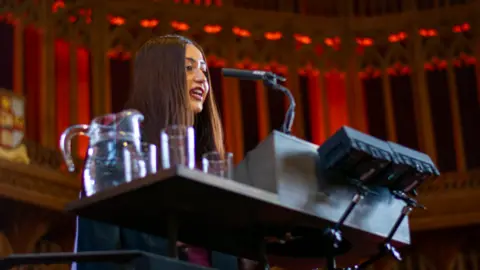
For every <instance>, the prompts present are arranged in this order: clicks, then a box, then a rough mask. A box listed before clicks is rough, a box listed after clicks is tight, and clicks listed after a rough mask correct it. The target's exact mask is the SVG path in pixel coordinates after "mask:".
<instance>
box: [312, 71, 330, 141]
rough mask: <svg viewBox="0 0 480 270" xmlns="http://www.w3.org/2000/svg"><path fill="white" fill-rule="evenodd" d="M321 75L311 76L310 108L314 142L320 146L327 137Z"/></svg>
mask: <svg viewBox="0 0 480 270" xmlns="http://www.w3.org/2000/svg"><path fill="white" fill-rule="evenodd" d="M319 76H320V75H319V74H309V81H308V87H309V107H310V121H311V130H312V142H313V143H314V144H318V145H320V144H321V143H323V142H324V141H325V139H326V136H325V121H324V115H323V107H322V106H323V104H324V101H323V97H322V91H324V87H322V86H321V85H320V83H319Z"/></svg>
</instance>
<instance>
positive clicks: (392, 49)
mask: <svg viewBox="0 0 480 270" xmlns="http://www.w3.org/2000/svg"><path fill="white" fill-rule="evenodd" d="M411 60H412V59H411V57H410V54H409V53H408V51H407V49H405V47H403V46H402V45H401V44H399V43H398V42H395V43H392V44H391V45H390V46H389V47H388V51H387V53H386V54H385V64H386V65H388V66H390V65H393V64H395V63H401V64H404V65H409V64H411V63H412V61H411Z"/></svg>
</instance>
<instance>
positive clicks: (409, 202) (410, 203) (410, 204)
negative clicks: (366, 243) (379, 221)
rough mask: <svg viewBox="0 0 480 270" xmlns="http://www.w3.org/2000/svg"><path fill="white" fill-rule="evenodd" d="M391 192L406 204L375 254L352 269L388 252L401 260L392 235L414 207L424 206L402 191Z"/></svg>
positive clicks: (364, 266) (380, 257)
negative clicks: (393, 243) (392, 242)
mask: <svg viewBox="0 0 480 270" xmlns="http://www.w3.org/2000/svg"><path fill="white" fill-rule="evenodd" d="M392 193H393V195H394V196H395V197H396V198H397V199H399V200H402V201H404V202H405V203H406V205H405V206H404V207H403V209H402V212H401V214H400V215H399V216H398V218H397V220H396V221H395V224H394V225H393V227H392V229H391V230H390V232H389V234H388V236H387V238H386V239H385V241H384V242H383V243H382V244H381V245H380V248H379V252H378V253H377V254H376V255H374V256H372V257H371V258H370V259H368V260H366V261H365V262H363V263H361V264H360V265H358V266H355V267H354V268H353V269H365V268H366V267H368V266H370V265H372V264H374V263H375V262H377V261H378V260H380V259H382V258H383V257H385V256H386V255H388V254H391V255H392V256H393V257H394V258H395V259H396V260H398V261H401V260H402V256H401V254H400V252H398V251H397V250H396V249H395V247H394V246H393V245H392V244H391V241H392V239H393V236H394V235H395V233H396V232H397V230H398V228H399V227H400V225H401V224H402V222H403V220H404V219H405V217H407V216H408V215H409V214H410V212H412V210H413V208H414V207H417V208H425V207H424V206H423V205H420V204H418V203H417V201H416V200H414V199H412V198H410V197H408V196H407V195H406V194H405V193H404V192H400V191H393V192H392Z"/></svg>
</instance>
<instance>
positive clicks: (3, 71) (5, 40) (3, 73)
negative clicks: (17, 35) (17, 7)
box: [0, 18, 14, 90]
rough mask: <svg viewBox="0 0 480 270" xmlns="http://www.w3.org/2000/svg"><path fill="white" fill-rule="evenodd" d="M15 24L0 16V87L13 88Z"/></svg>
mask: <svg viewBox="0 0 480 270" xmlns="http://www.w3.org/2000/svg"><path fill="white" fill-rule="evenodd" d="M13 29H14V28H13V25H12V24H11V23H10V22H7V21H6V20H3V19H2V18H0V40H1V42H0V63H2V64H1V65H0V88H5V89H7V90H13V50H14V46H13V42H14V41H13V31H14V30H13Z"/></svg>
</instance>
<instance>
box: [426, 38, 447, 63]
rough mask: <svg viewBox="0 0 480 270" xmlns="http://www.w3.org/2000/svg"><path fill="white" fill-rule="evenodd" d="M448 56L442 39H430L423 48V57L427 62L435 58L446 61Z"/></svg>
mask: <svg viewBox="0 0 480 270" xmlns="http://www.w3.org/2000/svg"><path fill="white" fill-rule="evenodd" d="M447 56H448V52H447V49H446V48H445V45H444V44H443V43H442V41H441V40H440V38H436V37H435V38H429V39H428V40H427V41H426V42H425V46H424V48H423V57H424V60H425V61H430V60H432V58H434V57H437V58H440V59H445V58H446V57H447Z"/></svg>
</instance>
